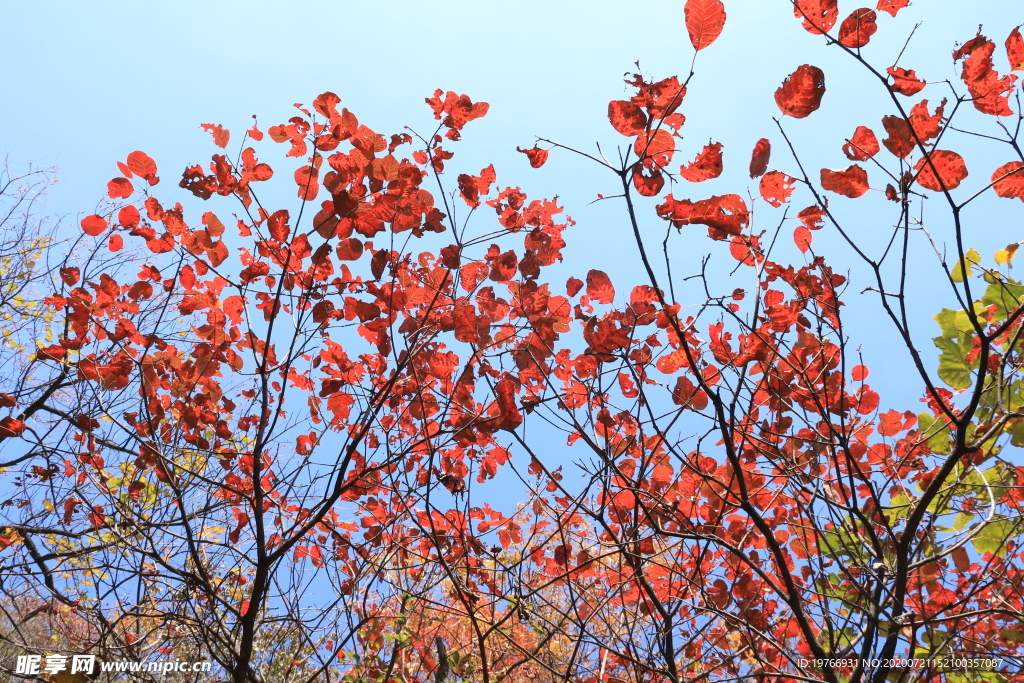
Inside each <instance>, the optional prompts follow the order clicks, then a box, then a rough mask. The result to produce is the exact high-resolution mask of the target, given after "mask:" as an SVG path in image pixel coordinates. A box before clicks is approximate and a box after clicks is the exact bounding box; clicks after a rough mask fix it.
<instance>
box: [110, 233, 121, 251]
mask: <svg viewBox="0 0 1024 683" xmlns="http://www.w3.org/2000/svg"><path fill="white" fill-rule="evenodd" d="M122 247H124V238H122V237H121V236H120V235H118V234H117V233H116V232H115V233H114V234H113V235H111V236H110V239H109V240H107V249H109V250H110V251H121V248H122Z"/></svg>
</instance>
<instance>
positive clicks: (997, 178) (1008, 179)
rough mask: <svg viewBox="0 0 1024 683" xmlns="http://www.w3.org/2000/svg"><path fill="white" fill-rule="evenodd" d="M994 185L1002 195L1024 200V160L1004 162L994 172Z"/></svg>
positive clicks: (997, 192)
mask: <svg viewBox="0 0 1024 683" xmlns="http://www.w3.org/2000/svg"><path fill="white" fill-rule="evenodd" d="M991 182H992V183H993V185H992V187H993V189H994V190H995V191H996V194H997V195H999V196H1000V197H1006V198H1013V197H1016V198H1017V199H1020V200H1021V201H1024V162H1021V161H1011V162H1010V163H1008V164H1003V165H1002V166H1000V167H999V168H997V169H996V170H995V172H994V173H993V174H992V181H991Z"/></svg>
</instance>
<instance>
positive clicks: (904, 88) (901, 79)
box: [886, 66, 928, 97]
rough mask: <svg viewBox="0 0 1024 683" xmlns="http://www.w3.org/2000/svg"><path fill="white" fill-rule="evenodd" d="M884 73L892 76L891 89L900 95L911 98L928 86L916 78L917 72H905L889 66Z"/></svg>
mask: <svg viewBox="0 0 1024 683" xmlns="http://www.w3.org/2000/svg"><path fill="white" fill-rule="evenodd" d="M886 71H888V72H889V75H890V76H892V89H893V90H894V91H895V92H898V93H899V94H901V95H906V96H907V97H911V96H913V95H916V94H917V93H919V92H921V91H922V90H924V86H926V85H928V84H927V83H925V82H924V81H922V80H921V79H920V78H918V77H917V72H915V71H914V70H913V69H910V70H907V69H901V68H900V67H898V66H890V67H889V68H888V69H886Z"/></svg>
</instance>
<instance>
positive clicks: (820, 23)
mask: <svg viewBox="0 0 1024 683" xmlns="http://www.w3.org/2000/svg"><path fill="white" fill-rule="evenodd" d="M793 16H795V17H796V18H797V19H802V20H803V27H804V29H806V30H807V31H808V32H809V33H813V34H815V35H817V34H819V33H828V32H829V31H830V30H832V27H833V26H835V25H836V21H837V20H838V19H839V8H838V7H837V6H836V0H796V2H795V3H794V4H793Z"/></svg>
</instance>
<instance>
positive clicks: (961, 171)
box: [914, 149, 967, 192]
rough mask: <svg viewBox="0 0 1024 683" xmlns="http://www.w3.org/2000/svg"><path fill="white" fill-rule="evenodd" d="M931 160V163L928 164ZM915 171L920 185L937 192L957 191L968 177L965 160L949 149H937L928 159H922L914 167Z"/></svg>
mask: <svg viewBox="0 0 1024 683" xmlns="http://www.w3.org/2000/svg"><path fill="white" fill-rule="evenodd" d="M929 159H931V163H928V160H929ZM933 165H934V169H933V168H932V166H933ZM914 170H915V171H917V172H918V174H917V182H918V184H919V185H921V187H926V188H928V189H929V190H934V191H935V192H942V191H943V190H944V189H945V190H953V189H956V187H957V186H958V185H960V183H961V182H963V179H964V178H966V177H967V164H965V163H964V158H963V157H962V156H960V155H959V154H957V153H956V152H952V151H950V150H948V149H936V150H934V151H933V152H931V153H930V154H929V155H928V156H927V157H921V158H920V159H919V160H918V162H917V163H916V164H915V165H914ZM936 171H938V174H936Z"/></svg>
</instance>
